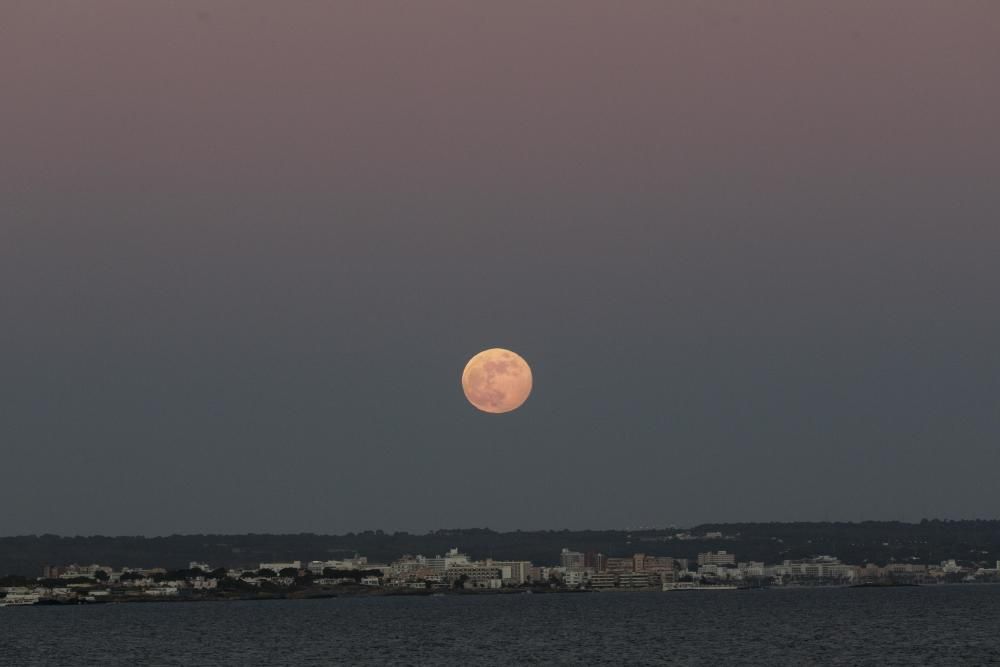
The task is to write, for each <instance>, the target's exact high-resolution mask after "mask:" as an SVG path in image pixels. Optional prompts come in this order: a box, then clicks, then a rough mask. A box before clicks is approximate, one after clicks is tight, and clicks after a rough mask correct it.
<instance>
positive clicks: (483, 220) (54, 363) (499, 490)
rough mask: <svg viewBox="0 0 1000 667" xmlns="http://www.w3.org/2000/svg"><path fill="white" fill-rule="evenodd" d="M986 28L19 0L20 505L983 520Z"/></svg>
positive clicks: (992, 304) (11, 59) (172, 523)
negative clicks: (518, 361)
mask: <svg viewBox="0 0 1000 667" xmlns="http://www.w3.org/2000/svg"><path fill="white" fill-rule="evenodd" d="M998 34H1000V4H998V3H996V2H993V1H992V0H982V1H975V0H961V1H958V2H947V3H946V2H930V1H926V2H925V1H921V0H881V1H879V2H868V1H864V2H862V1H854V0H845V1H844V2H836V3H834V2H818V1H817V2H811V1H809V2H801V1H800V0H794V1H792V0H787V1H778V0H775V1H771V2H760V3H729V2H707V1H700V0H699V1H696V0H689V1H678V2H662V1H659V0H657V1H655V2H654V1H650V2H646V1H644V0H632V1H630V2H627V3H614V2H603V1H600V2H599V1H596V0H572V1H568V0H567V1H558V0H552V1H546V2H528V1H526V0H523V1H522V0H513V1H510V2H492V3H485V2H479V3H469V2H464V1H460V0H455V1H452V2H446V1H439V0H428V1H427V2H419V3H407V2H382V1H378V0H376V1H374V2H373V1H371V0H363V1H358V2H350V1H344V2H336V3H310V2H297V3H273V2H268V1H265V0H245V1H236V0H213V1H212V2H194V1H192V2H184V3H165V2H163V3H153V2H142V3H137V2H133V1H131V0H120V1H119V0H114V1H113V0H97V1H95V2H62V1H51V0H7V1H6V2H3V3H2V4H0V100H2V102H0V508H2V511H0V535H16V534H33V533H34V534H39V533H45V532H51V533H59V534H66V535H77V534H94V533H100V534H144V535H160V534H170V533H204V532H221V533H245V532H300V531H309V532H321V533H340V532H345V531H359V530H366V529H383V530H393V531H394V530H407V531H414V532H422V531H426V530H433V529H438V528H454V527H490V528H493V529H497V530H510V529H537V528H555V529H561V528H584V527H594V528H616V527H637V526H666V525H671V524H674V525H680V526H689V525H693V524H695V523H699V522H708V521H771V520H781V521H791V520H867V519H902V520H908V521H914V520H919V519H920V518H922V517H938V518H997V517H1000V514H998V512H1000V510H998V507H1000V484H998V483H997V474H996V471H997V470H998V469H1000V349H998V344H1000V307H998V300H1000V299H998V293H1000V290H998V287H1000V214H998V209H1000V185H998V181H1000V124H998V119H1000V39H997V35H998ZM490 347H504V348H509V349H511V350H514V351H516V352H518V353H519V354H521V355H522V356H523V357H524V358H525V359H526V360H527V361H528V363H530V364H531V368H532V372H533V377H534V389H533V392H532V394H531V397H530V398H529V399H528V401H527V402H526V403H525V404H524V406H523V407H522V408H520V409H518V410H516V411H514V412H510V413H507V414H503V415H490V414H485V413H482V412H479V411H477V410H475V409H474V408H473V407H472V406H471V405H469V404H468V402H467V401H466V400H465V398H464V396H463V393H462V389H461V386H460V383H459V379H460V376H461V372H462V369H463V367H464V365H465V363H466V361H467V360H468V359H469V358H470V357H471V356H472V355H474V354H475V353H477V352H479V351H480V350H483V349H486V348H490Z"/></svg>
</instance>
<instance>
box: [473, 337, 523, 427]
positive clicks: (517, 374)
mask: <svg viewBox="0 0 1000 667" xmlns="http://www.w3.org/2000/svg"><path fill="white" fill-rule="evenodd" d="M462 390H463V391H465V397H466V398H467V399H469V403H472V404H473V405H474V406H476V407H477V408H479V409H480V410H482V411H483V412H492V413H494V414H499V413H501V412H510V411H511V410H516V409H518V408H519V407H521V404H522V403H524V402H525V401H526V400H528V394H530V393H531V367H530V366H528V362H526V361H525V360H524V359H522V358H521V356H520V355H519V354H517V353H515V352H511V351H510V350H505V349H503V348H500V347H494V348H491V349H489V350H483V351H482V352H480V353H479V354H477V355H476V356H474V357H472V359H469V363H467V364H466V365H465V370H464V371H462Z"/></svg>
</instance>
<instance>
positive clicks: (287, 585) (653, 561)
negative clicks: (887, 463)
mask: <svg viewBox="0 0 1000 667" xmlns="http://www.w3.org/2000/svg"><path fill="white" fill-rule="evenodd" d="M671 538H672V539H673V540H677V541H684V540H703V541H713V540H716V541H717V540H726V539H729V537H728V536H726V535H724V534H723V533H721V532H709V533H705V534H702V535H692V534H689V533H678V534H676V535H673V536H671ZM942 583H1000V561H997V562H996V563H994V564H993V566H992V567H988V566H986V565H984V564H983V563H978V564H976V563H971V562H967V561H961V560H958V559H947V560H944V561H941V562H937V563H932V564H931V563H919V562H914V561H913V560H912V559H911V561H910V562H894V563H888V564H885V565H881V566H880V565H876V564H874V563H865V564H862V565H858V564H849V563H843V562H841V561H840V560H839V559H838V558H837V557H835V556H833V555H817V556H811V557H808V558H799V559H786V560H783V561H782V562H780V563H776V564H769V563H764V562H763V561H753V560H740V559H739V558H738V554H737V553H735V552H732V551H729V550H710V551H704V552H701V553H698V554H697V556H696V557H695V558H674V557H670V556H663V555H659V556H654V555H649V554H647V553H633V554H632V555H631V556H624V557H623V556H614V557H612V556H608V555H605V554H604V553H601V552H599V551H577V550H573V549H570V548H563V549H562V550H561V551H560V552H558V553H553V554H552V558H551V561H550V563H549V564H535V563H532V562H531V561H528V560H498V559H493V558H485V559H478V560H476V559H473V558H470V557H469V556H468V555H467V554H465V553H463V552H462V551H461V549H459V548H457V547H456V548H451V549H450V550H448V551H446V552H445V553H444V554H439V555H435V556H423V555H403V556H401V557H399V558H397V559H395V560H393V561H391V562H388V563H379V562H372V561H369V559H368V558H367V557H366V556H364V555H359V554H356V555H353V556H351V557H348V558H342V559H333V560H311V561H302V560H289V561H276V562H260V563H256V564H254V565H253V566H250V567H226V566H218V564H212V563H205V562H197V561H192V562H190V563H188V565H187V567H185V568H181V569H167V568H163V567H153V568H132V567H119V568H115V567H111V566H107V565H99V564H92V565H77V564H71V565H46V566H45V567H44V568H43V571H42V572H41V573H40V576H37V577H31V576H18V575H9V576H7V577H4V578H2V579H0V606H24V605H45V604H93V603H108V602H134V601H166V600H189V601H193V600H206V601H207V600H241V599H242V600H246V599H275V598H279V599H282V598H284V599H307V598H323V597H338V596H349V595H355V596H356V595H435V594H475V593H558V592H588V591H592V592H610V591H664V592H678V591H732V590H739V589H747V588H771V587H786V588H787V587H803V586H873V587H874V586H901V585H935V584H942Z"/></svg>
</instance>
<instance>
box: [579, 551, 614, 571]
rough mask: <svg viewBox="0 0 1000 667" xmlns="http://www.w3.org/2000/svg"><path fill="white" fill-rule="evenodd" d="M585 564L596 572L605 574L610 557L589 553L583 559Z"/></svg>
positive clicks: (595, 552) (593, 552)
mask: <svg viewBox="0 0 1000 667" xmlns="http://www.w3.org/2000/svg"><path fill="white" fill-rule="evenodd" d="M583 564H584V566H585V567H589V568H591V569H592V570H594V572H604V571H605V570H606V569H607V565H608V557H607V556H605V555H604V554H602V553H600V552H597V551H588V552H587V555H586V556H584V557H583Z"/></svg>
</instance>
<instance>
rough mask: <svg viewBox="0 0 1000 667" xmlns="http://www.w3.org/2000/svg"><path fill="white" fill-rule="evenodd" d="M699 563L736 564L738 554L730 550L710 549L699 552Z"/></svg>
mask: <svg viewBox="0 0 1000 667" xmlns="http://www.w3.org/2000/svg"><path fill="white" fill-rule="evenodd" d="M698 565H736V554H731V553H729V552H728V551H715V552H712V551H708V552H706V553H703V554H698Z"/></svg>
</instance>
